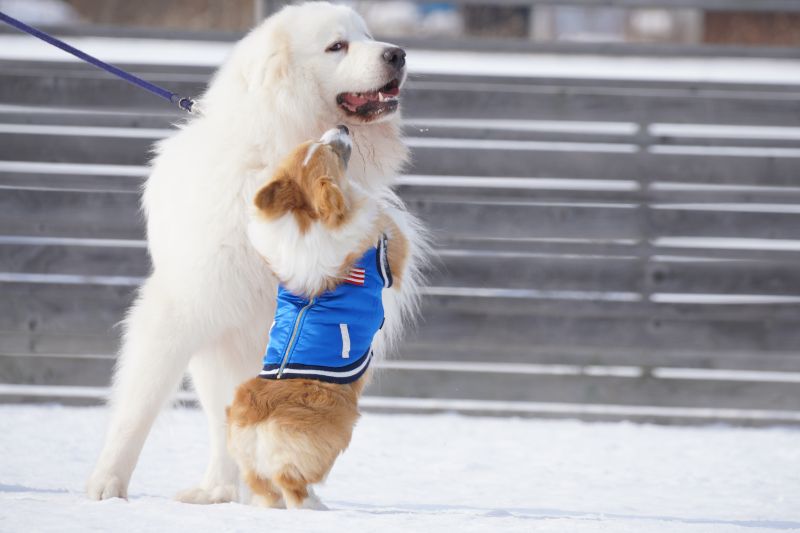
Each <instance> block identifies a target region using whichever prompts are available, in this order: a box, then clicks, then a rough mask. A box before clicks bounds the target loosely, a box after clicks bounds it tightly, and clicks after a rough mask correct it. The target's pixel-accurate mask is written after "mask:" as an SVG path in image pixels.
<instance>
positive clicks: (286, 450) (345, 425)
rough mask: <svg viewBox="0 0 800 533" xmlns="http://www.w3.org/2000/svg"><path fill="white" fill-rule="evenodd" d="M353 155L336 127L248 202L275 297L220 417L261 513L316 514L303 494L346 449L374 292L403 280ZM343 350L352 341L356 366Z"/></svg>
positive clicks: (396, 240) (401, 263)
mask: <svg viewBox="0 0 800 533" xmlns="http://www.w3.org/2000/svg"><path fill="white" fill-rule="evenodd" d="M350 151H351V141H350V137H349V133H348V130H347V128H346V127H344V126H339V127H338V128H335V129H332V130H329V131H328V132H326V133H325V134H324V135H323V136H322V138H321V139H320V140H319V141H317V142H307V143H303V144H301V145H300V146H298V147H297V148H295V150H293V151H292V152H291V153H290V154H289V156H288V157H286V158H285V160H284V161H283V162H282V164H281V165H280V166H279V167H278V169H277V171H276V172H275V174H274V175H273V176H272V178H271V180H270V181H269V182H268V183H266V184H265V185H264V186H263V187H262V188H261V189H260V190H259V191H258V193H257V194H256V196H255V200H254V209H253V213H252V221H251V223H250V226H249V237H250V241H251V243H252V244H253V245H254V246H255V248H256V250H258V252H259V253H260V254H261V256H262V257H263V258H264V259H265V260H266V262H267V263H268V265H269V267H270V268H271V269H272V271H273V272H274V274H275V276H276V277H277V278H278V280H279V281H280V284H281V292H279V296H278V306H277V313H276V320H275V323H274V324H273V327H272V330H271V333H270V338H271V340H270V345H269V347H268V349H267V355H266V356H265V366H264V370H263V371H262V373H261V374H260V375H259V376H258V377H255V378H253V379H251V380H249V381H246V382H245V383H243V384H242V385H241V386H240V387H239V388H238V389H237V391H236V394H235V398H234V401H233V404H232V405H231V407H230V408H229V409H228V410H227V414H228V450H229V451H230V453H231V455H232V456H233V458H234V459H235V460H236V462H237V464H238V465H239V468H240V472H241V473H242V475H243V477H244V480H245V481H246V483H247V484H248V485H249V487H250V489H251V490H252V492H253V496H254V497H253V502H254V503H256V504H259V505H263V506H267V507H284V506H285V507H289V508H315V509H320V508H324V506H323V505H322V504H321V503H320V502H319V500H318V498H317V497H316V496H315V495H314V493H313V491H312V489H311V487H310V486H311V485H314V484H316V483H319V482H321V481H323V480H324V479H325V477H326V476H327V474H328V472H329V471H330V469H331V468H332V466H333V463H334V461H335V460H336V458H337V457H338V456H339V454H340V453H342V452H343V451H344V450H345V449H346V448H347V446H348V445H349V443H350V438H351V435H352V432H353V427H354V425H355V423H356V420H357V419H358V417H359V413H358V406H357V402H358V398H359V396H360V394H361V391H362V390H363V388H364V385H365V384H366V382H367V380H368V376H369V371H368V365H369V362H370V359H371V356H372V352H371V345H372V340H373V335H375V334H376V332H377V334H378V336H380V333H379V332H378V331H377V330H378V329H380V327H381V325H382V321H383V318H384V317H383V306H382V294H383V291H384V290H386V291H394V290H398V288H399V287H400V286H401V284H402V282H403V276H404V268H405V263H406V258H407V254H408V241H407V240H406V237H405V236H404V234H403V232H402V231H401V230H400V228H399V227H398V225H397V224H396V223H395V222H394V221H393V219H392V217H391V215H390V210H389V209H387V206H386V205H385V204H384V203H383V202H382V201H381V199H380V198H379V197H376V196H374V195H371V194H370V193H369V192H368V191H367V190H366V189H364V188H362V187H360V186H359V185H358V184H357V183H355V182H352V181H350V180H349V179H348V178H347V162H348V159H349V157H350ZM376 243H378V245H377V246H376ZM359 261H361V262H359ZM361 267H363V268H361ZM388 287H390V288H388ZM376 298H377V301H376ZM284 304H285V305H284ZM352 312H356V315H355V316H349V314H350V313H352ZM336 313H338V314H336ZM331 317H333V318H331ZM342 317H345V318H342ZM348 318H349V320H348ZM348 321H349V322H350V324H349V327H350V328H354V329H351V330H348V324H347V323H346V322H348ZM316 322H320V324H317V323H316ZM370 324H371V326H370ZM379 324H380V325H379ZM283 326H286V327H285V328H284V329H285V330H286V331H285V332H284V333H283V336H282V335H281V333H279V332H277V331H276V330H280V329H281V328H282V327H283ZM340 327H341V334H342V335H343V336H342V337H339V336H338V335H339V333H340V331H339V329H340ZM358 328H361V330H362V331H361V333H364V330H365V328H366V333H364V334H362V335H361V337H360V340H359V338H357V335H359V333H357V331H358ZM306 337H308V338H306ZM351 342H352V349H353V351H355V350H356V346H358V345H359V342H360V343H361V347H360V348H358V350H359V352H360V353H358V354H355V356H354V358H353V359H349V357H350V350H351ZM364 347H366V351H364ZM271 350H273V351H271ZM316 352H325V353H324V354H320V353H316ZM340 353H341V357H343V358H344V359H341V360H340V361H339V360H338V359H339V354H340ZM303 354H305V355H303ZM271 357H272V359H270V358H271ZM304 357H305V358H307V359H308V358H310V359H311V360H312V361H311V362H315V363H316V365H317V366H313V365H310V364H309V362H310V361H309V360H307V359H304ZM318 357H319V358H320V359H319V361H322V363H320V362H317V358H318ZM326 357H327V359H326ZM356 357H358V358H357V359H356ZM325 361H333V365H334V366H318V365H320V364H323V363H324V362H325ZM329 364H330V363H329ZM321 369H322V370H321Z"/></svg>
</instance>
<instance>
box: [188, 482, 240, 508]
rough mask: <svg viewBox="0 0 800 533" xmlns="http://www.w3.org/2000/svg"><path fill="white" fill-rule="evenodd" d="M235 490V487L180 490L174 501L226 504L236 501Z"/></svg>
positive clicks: (219, 486) (222, 486)
mask: <svg viewBox="0 0 800 533" xmlns="http://www.w3.org/2000/svg"><path fill="white" fill-rule="evenodd" d="M236 498H237V490H236V486H235V485H216V486H213V487H194V488H191V489H186V490H182V491H181V492H179V493H178V494H176V495H175V499H176V500H178V501H179V502H183V503H194V504H198V505H210V504H212V503H228V502H233V501H236Z"/></svg>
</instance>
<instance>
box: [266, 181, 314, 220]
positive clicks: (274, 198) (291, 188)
mask: <svg viewBox="0 0 800 533" xmlns="http://www.w3.org/2000/svg"><path fill="white" fill-rule="evenodd" d="M254 203H255V205H256V208H258V210H259V212H261V214H262V215H264V216H266V217H267V218H278V217H280V216H281V215H283V214H285V213H287V212H290V211H306V210H308V209H309V205H308V199H307V198H306V195H305V194H303V190H302V189H301V188H300V185H298V184H297V182H296V181H294V180H293V179H291V178H287V177H280V178H278V179H276V180H273V181H271V182H269V183H268V184H267V185H265V186H264V187H262V188H261V190H260V191H258V193H256V197H255V200H254Z"/></svg>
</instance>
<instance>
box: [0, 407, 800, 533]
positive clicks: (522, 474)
mask: <svg viewBox="0 0 800 533" xmlns="http://www.w3.org/2000/svg"><path fill="white" fill-rule="evenodd" d="M106 416H107V411H106V410H105V409H102V408H67V407H56V406H0V435H1V436H0V531H3V532H22V531H25V532H28V531H36V532H47V531H58V532H62V533H70V532H73V531H115V532H127V531H148V532H152V531H192V532H204V531H209V532H212V531H213V532H233V531H256V530H263V531H275V532H293V531H298V532H300V531H303V532H308V531H323V530H324V531H330V532H335V531H353V532H370V533H371V532H380V533H384V532H393V531H402V532H403V533H409V532H414V533H417V532H438V531H442V532H447V533H453V532H456V531H457V532H458V533H469V532H473V531H474V532H495V531H502V532H505V531H520V532H521V531H526V532H528V531H546V532H551V531H563V532H569V533H582V532H596V531H614V532H637V533H639V532H648V533H650V532H654V533H660V532H720V531H726V532H727V531H732V532H735V531H742V532H756V531H778V530H791V529H800V505H799V504H798V500H799V499H800V431H798V430H797V429H737V428H729V427H721V426H717V427H704V428H680V427H659V426H649V425H633V424H627V423H616V424H607V423H603V424H600V423H595V424H587V423H580V422H574V421H542V420H527V419H513V418H506V419H500V418H496V419H495V418H466V417H459V416H455V415H436V416H420V415H414V416H412V415H377V414H367V415H365V416H364V418H363V419H362V421H361V423H360V424H359V426H358V428H357V430H356V433H355V436H354V440H353V444H352V446H351V448H350V449H349V450H348V451H347V452H346V453H345V454H344V455H343V456H342V457H341V459H340V460H339V462H338V463H337V464H336V466H335V467H334V470H333V472H332V473H331V476H330V478H329V480H328V483H327V484H326V485H324V486H323V487H321V489H320V490H319V491H318V492H319V494H320V496H321V497H322V499H323V501H325V502H326V503H327V504H328V505H329V506H330V507H331V508H332V510H331V511H328V512H314V511H281V510H266V509H260V508H254V507H250V506H245V505H242V504H224V505H215V506H209V507H201V506H193V505H187V504H181V503H177V502H175V501H173V500H172V499H171V496H172V495H173V494H174V493H175V492H177V491H178V490H180V489H182V488H186V487H187V486H190V485H191V484H192V483H193V482H195V481H197V479H198V477H199V476H200V475H201V474H202V470H203V467H204V461H205V453H206V446H207V444H206V428H205V420H204V418H203V416H202V414H201V413H200V412H199V411H196V410H182V409H175V410H169V411H167V412H165V413H164V414H163V415H162V416H161V418H160V419H159V421H158V422H157V425H156V428H155V430H154V432H153V434H152V435H151V438H150V440H149V441H148V443H147V446H146V447H145V450H144V452H143V454H142V458H141V462H140V465H139V468H138V470H137V471H136V473H135V474H134V478H133V482H132V484H131V490H130V501H127V502H126V501H122V500H111V501H105V502H99V503H98V502H91V501H88V500H87V499H86V498H85V497H84V495H83V484H84V481H85V478H86V476H87V474H88V472H89V470H90V468H91V466H92V461H93V459H94V458H95V456H96V454H97V452H98V447H99V445H100V440H101V437H102V432H103V430H104V427H105V420H106Z"/></svg>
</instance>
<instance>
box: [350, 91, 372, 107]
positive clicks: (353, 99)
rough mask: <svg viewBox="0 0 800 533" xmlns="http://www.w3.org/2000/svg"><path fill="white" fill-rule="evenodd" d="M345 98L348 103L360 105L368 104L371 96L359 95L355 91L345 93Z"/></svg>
mask: <svg viewBox="0 0 800 533" xmlns="http://www.w3.org/2000/svg"><path fill="white" fill-rule="evenodd" d="M344 99H345V101H346V102H347V103H348V104H350V105H353V106H360V105H363V104H366V103H367V102H369V101H370V100H371V98H367V97H366V95H364V96H359V95H357V94H355V93H347V94H345V95H344Z"/></svg>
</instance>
